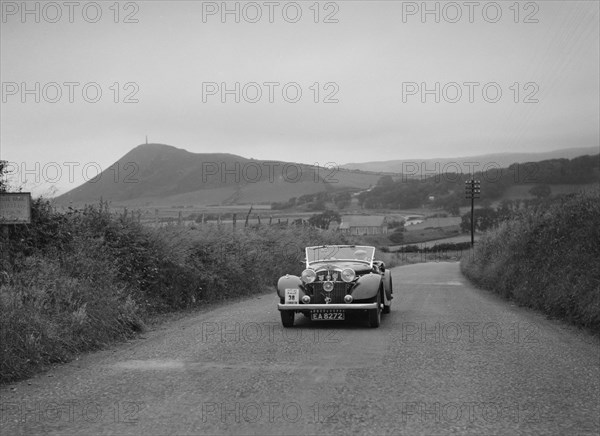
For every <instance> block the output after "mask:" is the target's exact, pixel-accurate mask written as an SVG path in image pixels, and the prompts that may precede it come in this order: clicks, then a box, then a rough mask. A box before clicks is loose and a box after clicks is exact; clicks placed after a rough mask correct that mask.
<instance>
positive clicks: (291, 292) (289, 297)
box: [285, 289, 299, 304]
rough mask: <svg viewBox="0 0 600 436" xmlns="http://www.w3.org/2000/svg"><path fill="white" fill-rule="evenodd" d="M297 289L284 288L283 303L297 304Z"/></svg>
mask: <svg viewBox="0 0 600 436" xmlns="http://www.w3.org/2000/svg"><path fill="white" fill-rule="evenodd" d="M298 295H299V291H298V289H286V290H285V304H298V303H299V302H298Z"/></svg>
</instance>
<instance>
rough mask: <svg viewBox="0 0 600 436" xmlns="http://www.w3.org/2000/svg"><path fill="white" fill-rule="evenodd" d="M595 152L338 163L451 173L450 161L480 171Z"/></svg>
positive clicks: (366, 168) (568, 150) (360, 167)
mask: <svg viewBox="0 0 600 436" xmlns="http://www.w3.org/2000/svg"><path fill="white" fill-rule="evenodd" d="M599 151H600V147H579V148H565V149H560V150H553V151H547V152H539V153H492V154H484V155H480V156H466V157H453V158H434V159H395V160H387V161H372V162H362V163H347V164H344V165H341V168H347V169H353V170H360V171H375V172H385V173H407V174H410V172H411V171H412V170H414V169H415V165H417V167H419V168H421V167H423V168H426V169H427V170H429V171H436V170H437V168H438V167H439V168H440V169H442V170H443V169H444V167H446V170H447V171H448V172H453V171H454V170H453V166H454V165H453V164H457V165H458V167H459V168H462V169H463V170H466V168H468V166H469V165H467V164H468V163H472V162H474V163H477V164H478V165H477V166H475V165H471V166H474V167H475V170H476V171H480V170H482V169H483V167H484V166H485V165H488V166H491V167H492V168H493V167H496V168H507V167H508V166H510V165H512V164H514V163H525V162H539V161H542V160H550V159H573V158H575V157H578V156H583V155H586V154H589V155H595V154H598V152H599Z"/></svg>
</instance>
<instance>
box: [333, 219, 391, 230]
mask: <svg viewBox="0 0 600 436" xmlns="http://www.w3.org/2000/svg"><path fill="white" fill-rule="evenodd" d="M338 230H340V231H341V232H343V233H346V234H348V235H381V234H387V232H388V226H387V222H386V219H385V217H384V216H377V215H345V216H343V217H342V222H341V223H340V226H339V227H338Z"/></svg>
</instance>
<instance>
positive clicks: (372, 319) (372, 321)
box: [369, 292, 381, 328]
mask: <svg viewBox="0 0 600 436" xmlns="http://www.w3.org/2000/svg"><path fill="white" fill-rule="evenodd" d="M380 324H381V292H378V293H377V309H369V325H370V326H371V327H372V328H377V327H379V325H380Z"/></svg>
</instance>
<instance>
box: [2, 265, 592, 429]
mask: <svg viewBox="0 0 600 436" xmlns="http://www.w3.org/2000/svg"><path fill="white" fill-rule="evenodd" d="M393 273H394V276H393V277H394V283H395V296H396V298H395V300H394V304H393V308H392V313H391V314H390V315H386V316H384V318H383V322H382V325H381V327H380V328H379V329H370V328H368V327H367V326H366V324H364V323H361V322H360V321H361V320H355V322H353V323H352V322H347V323H343V324H339V323H335V322H331V323H328V324H310V323H309V322H308V321H306V320H304V319H303V318H302V317H301V316H298V317H297V319H298V320H299V322H298V324H299V326H298V327H295V328H293V329H289V330H284V329H282V328H281V327H280V324H279V315H278V313H277V311H276V309H275V303H276V301H275V300H276V299H275V298H274V296H272V295H269V296H260V297H258V298H254V299H250V300H246V301H243V302H239V303H235V304H232V305H229V306H222V307H219V308H216V309H214V310H211V311H206V312H204V313H200V314H197V315H193V316H189V317H186V318H184V319H181V320H178V321H174V322H171V323H169V324H168V325H164V326H163V327H162V328H160V329H158V330H155V331H152V332H150V333H147V334H146V335H145V337H144V338H142V339H139V340H136V341H134V342H131V343H128V344H121V345H119V346H116V347H113V348H112V349H109V350H105V351H102V352H98V353H92V354H89V355H86V356H84V357H83V358H82V359H80V360H79V361H76V362H74V363H72V364H69V365H64V366H61V367H60V368H57V369H55V370H52V371H51V372H50V373H47V374H42V375H40V376H38V377H35V378H33V379H31V380H30V381H29V382H27V381H25V382H21V383H18V384H14V385H10V386H5V387H3V388H2V389H1V390H0V393H1V401H2V409H3V411H2V424H1V425H2V428H1V431H0V433H1V434H2V435H14V434H27V435H30V434H39V433H44V434H48V433H49V434H61V435H68V434H114V433H117V434H150V435H152V434H161V435H162V434H252V433H255V434H319V435H325V434H348V433H355V434H377V435H380V434H409V435H414V434H427V435H432V434H449V433H456V434H474V435H485V434H494V435H506V434H557V435H558V434H560V435H564V434H574V435H575V434H576V435H581V434H598V433H599V432H600V423H599V418H598V417H599V416H600V405H599V397H598V395H599V392H600V360H599V359H600V356H599V349H600V344H599V342H598V340H597V338H594V337H591V336H590V335H588V334H586V333H583V332H580V331H577V330H576V329H574V328H571V327H567V326H565V325H564V324H562V323H559V322H556V321H548V320H546V319H545V318H544V317H543V316H540V315H538V314H535V313H533V312H530V311H528V310H526V309H523V308H518V307H515V306H513V305H511V304H510V303H507V302H506V301H503V300H501V299H499V298H497V297H496V296H494V295H492V294H489V293H487V292H485V291H480V290H477V289H474V288H473V287H472V286H470V285H468V284H467V283H466V281H465V279H464V278H463V277H462V276H461V275H460V272H459V269H458V264H457V263H438V264H435V263H428V264H418V265H410V266H404V267H399V268H396V269H394V271H393Z"/></svg>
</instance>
